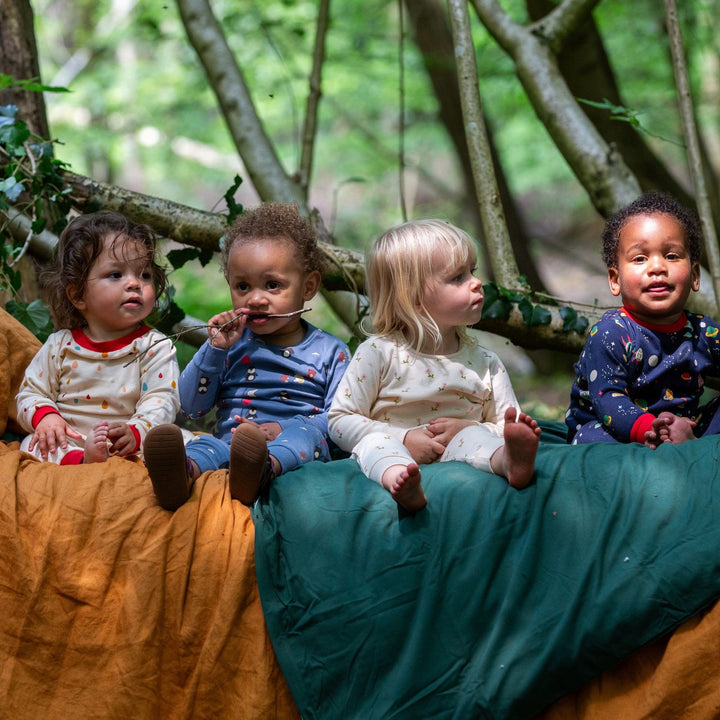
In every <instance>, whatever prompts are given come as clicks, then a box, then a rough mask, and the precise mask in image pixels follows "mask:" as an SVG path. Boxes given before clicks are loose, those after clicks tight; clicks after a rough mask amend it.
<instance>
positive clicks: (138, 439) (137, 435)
mask: <svg viewBox="0 0 720 720" xmlns="http://www.w3.org/2000/svg"><path fill="white" fill-rule="evenodd" d="M128 427H129V428H130V431H131V432H132V434H133V435H134V436H135V449H134V450H133V452H134V453H136V452H137V451H138V450H139V449H140V445H141V444H142V438H141V437H140V433H139V432H138V430H137V428H136V427H135V426H134V425H128Z"/></svg>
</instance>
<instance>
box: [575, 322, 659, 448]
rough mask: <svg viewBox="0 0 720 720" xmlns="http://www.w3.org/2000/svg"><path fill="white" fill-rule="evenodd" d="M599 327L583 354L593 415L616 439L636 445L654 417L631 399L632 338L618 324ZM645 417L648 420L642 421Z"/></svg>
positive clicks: (605, 324) (606, 324)
mask: <svg viewBox="0 0 720 720" xmlns="http://www.w3.org/2000/svg"><path fill="white" fill-rule="evenodd" d="M597 327H598V331H597V332H596V333H594V334H593V333H591V335H590V336H589V337H588V339H587V341H586V343H585V349H584V351H583V354H584V358H583V364H584V366H585V368H584V375H585V377H586V379H587V383H588V392H589V397H590V399H591V402H592V409H593V414H594V415H595V417H596V418H597V421H598V422H600V423H602V425H603V427H604V428H605V429H606V430H607V431H608V432H609V433H610V434H611V435H612V436H613V437H614V438H616V439H617V440H619V441H620V442H633V441H634V440H635V438H636V435H638V433H639V432H640V429H641V428H644V427H645V425H646V424H647V423H649V422H652V418H653V417H654V416H653V415H652V414H651V413H647V412H645V411H644V410H643V409H642V408H640V407H638V406H637V405H636V404H635V403H634V402H633V401H632V399H631V397H630V388H631V379H630V376H629V374H628V364H627V362H626V360H625V357H624V355H625V353H626V350H625V347H626V344H627V343H628V342H630V337H629V336H627V337H625V338H623V328H622V327H621V326H619V325H617V323H615V322H614V321H612V322H607V323H603V322H602V321H601V322H600V323H598V326H597ZM642 416H645V417H644V418H643V419H642V420H640V418H641V417H642ZM638 421H640V422H638ZM643 434H644V431H643Z"/></svg>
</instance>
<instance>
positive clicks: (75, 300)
mask: <svg viewBox="0 0 720 720" xmlns="http://www.w3.org/2000/svg"><path fill="white" fill-rule="evenodd" d="M65 294H66V295H67V299H68V300H69V301H70V302H71V303H72V304H73V305H74V306H75V307H76V308H77V309H78V310H79V311H80V312H83V310H85V308H86V307H87V303H86V302H85V301H84V300H83V298H82V294H81V293H80V291H79V290H78V289H77V288H76V287H75V285H68V286H67V287H66V288H65Z"/></svg>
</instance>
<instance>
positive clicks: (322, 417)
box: [280, 336, 350, 436]
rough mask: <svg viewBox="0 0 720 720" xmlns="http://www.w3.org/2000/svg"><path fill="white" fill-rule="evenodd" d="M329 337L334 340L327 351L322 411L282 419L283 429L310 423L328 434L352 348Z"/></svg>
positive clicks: (324, 433) (281, 425)
mask: <svg viewBox="0 0 720 720" xmlns="http://www.w3.org/2000/svg"><path fill="white" fill-rule="evenodd" d="M329 337H331V339H332V342H331V344H330V347H329V348H328V352H327V355H328V358H329V362H328V364H327V366H326V376H325V379H326V384H325V397H324V403H323V409H322V412H319V413H313V414H312V415H308V416H304V415H296V416H295V417H293V418H291V419H290V420H284V421H280V427H281V428H282V429H283V430H287V429H288V428H290V427H292V426H294V425H310V426H312V427H315V428H317V429H318V430H319V431H320V432H321V433H322V434H323V435H325V436H327V435H328V413H329V411H330V406H331V405H332V401H333V398H334V397H335V393H336V392H337V388H338V385H339V384H340V381H341V380H342V378H343V376H344V375H345V371H346V369H347V366H348V360H349V358H350V350H349V349H348V347H347V345H345V344H344V343H342V342H340V341H339V340H338V339H337V338H335V337H333V336H329Z"/></svg>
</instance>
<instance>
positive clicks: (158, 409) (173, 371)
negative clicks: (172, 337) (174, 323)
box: [108, 330, 180, 456]
mask: <svg viewBox="0 0 720 720" xmlns="http://www.w3.org/2000/svg"><path fill="white" fill-rule="evenodd" d="M163 337H165V336H164V335H163V334H162V333H161V332H159V331H158V330H151V331H150V332H148V333H147V335H145V336H144V337H143V344H144V345H145V347H152V348H153V351H154V352H152V353H151V352H147V353H144V354H141V355H140V357H139V359H138V360H137V361H136V362H135V363H133V364H131V365H128V367H127V368H126V369H124V372H128V373H134V374H136V377H137V376H138V375H139V377H140V386H141V390H140V396H139V397H138V399H137V401H136V402H135V409H134V412H133V414H132V416H131V417H130V418H129V419H128V420H127V422H123V421H118V420H116V421H111V422H110V423H109V426H108V438H109V439H110V441H111V443H112V447H111V450H112V452H114V453H116V454H118V455H123V456H125V455H132V454H133V453H135V452H137V451H138V450H139V449H140V447H141V445H142V442H143V440H144V438H145V435H146V434H147V431H148V430H150V428H152V427H155V426H156V425H165V424H168V423H173V422H175V417H176V416H177V414H178V412H179V410H180V396H179V394H178V376H179V374H180V370H179V368H178V363H177V355H176V352H175V345H173V343H171V342H169V341H167V342H158V341H159V340H161V339H162V338H163ZM117 380H118V383H119V385H121V384H122V377H118V378H117ZM135 382H137V380H135Z"/></svg>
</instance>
